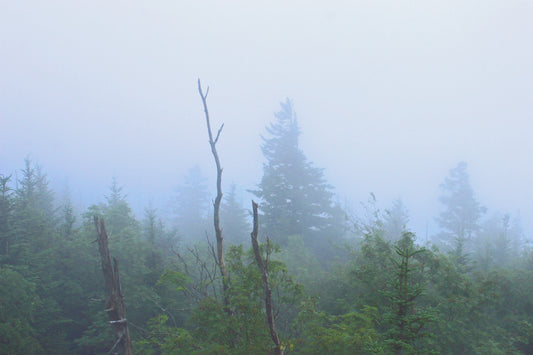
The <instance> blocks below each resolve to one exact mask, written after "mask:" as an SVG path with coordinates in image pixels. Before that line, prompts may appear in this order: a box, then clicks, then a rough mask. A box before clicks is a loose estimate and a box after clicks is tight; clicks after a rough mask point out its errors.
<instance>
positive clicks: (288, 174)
mask: <svg viewBox="0 0 533 355" xmlns="http://www.w3.org/2000/svg"><path fill="white" fill-rule="evenodd" d="M275 117H276V120H275V121H274V122H273V123H271V124H270V125H269V126H268V127H267V128H266V130H267V133H268V136H267V137H262V139H263V145H262V147H261V149H262V152H263V155H264V157H265V158H266V163H264V165H263V178H262V179H261V182H260V183H259V185H258V189H257V190H255V191H252V193H253V194H254V195H256V196H257V197H258V198H260V199H261V203H260V209H261V211H262V213H263V217H262V219H261V220H262V221H263V225H262V227H263V228H264V230H265V232H266V235H268V236H270V237H271V238H272V239H273V240H274V241H275V242H278V243H281V244H282V245H284V244H286V243H287V241H288V237H289V236H291V235H301V236H303V238H304V241H306V243H308V244H314V245H315V247H316V248H318V249H319V248H321V246H323V242H324V241H326V240H327V238H328V237H332V236H336V235H338V234H339V225H338V223H336V222H337V221H338V217H339V216H340V215H342V214H341V212H340V208H338V207H336V206H335V205H334V203H333V201H332V198H333V193H332V191H331V190H332V188H331V186H330V185H328V184H327V182H326V180H325V179H324V174H323V169H320V168H317V167H315V166H313V164H312V163H311V162H309V161H308V160H307V158H306V156H305V155H304V153H303V152H302V150H301V149H300V147H299V144H298V140H299V136H300V129H299V127H298V122H297V119H296V114H295V113H294V111H293V108H292V103H291V102H290V100H289V99H287V100H286V101H285V102H282V103H281V111H279V112H278V113H276V114H275Z"/></svg>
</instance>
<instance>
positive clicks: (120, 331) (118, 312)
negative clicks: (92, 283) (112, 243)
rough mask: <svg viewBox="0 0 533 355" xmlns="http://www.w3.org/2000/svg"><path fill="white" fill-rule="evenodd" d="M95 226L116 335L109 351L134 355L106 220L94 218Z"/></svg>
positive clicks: (110, 319) (110, 317) (111, 318)
mask: <svg viewBox="0 0 533 355" xmlns="http://www.w3.org/2000/svg"><path fill="white" fill-rule="evenodd" d="M94 225H95V226H96V231H97V233H98V250H99V252H100V258H101V261H102V271H103V273H104V283H105V292H106V296H107V297H106V300H107V302H106V312H107V315H108V316H109V324H111V328H112V329H113V332H114V333H115V339H116V341H115V344H114V345H113V347H112V348H111V350H110V351H109V353H110V354H119V355H132V354H133V347H132V345H131V338H130V333H129V330H128V321H127V318H126V306H125V305H124V296H123V295H122V289H121V287H120V276H119V273H118V262H117V259H115V258H113V264H111V255H110V254H109V247H108V237H107V232H106V229H105V224H104V220H103V219H101V220H99V219H98V217H96V216H94Z"/></svg>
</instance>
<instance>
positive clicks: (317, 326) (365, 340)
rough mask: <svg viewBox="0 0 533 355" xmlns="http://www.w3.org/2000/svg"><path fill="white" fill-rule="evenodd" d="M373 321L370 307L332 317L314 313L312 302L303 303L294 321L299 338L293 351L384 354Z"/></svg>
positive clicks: (374, 314)
mask: <svg viewBox="0 0 533 355" xmlns="http://www.w3.org/2000/svg"><path fill="white" fill-rule="evenodd" d="M376 318H377V309H376V308H374V307H368V306H367V307H364V308H363V309H362V310H361V311H360V312H349V313H345V314H343V315H339V316H333V315H327V314H326V313H324V312H320V311H317V310H316V306H315V305H314V302H312V301H311V302H306V303H303V304H302V310H301V312H300V315H299V318H298V322H299V324H300V327H301V328H302V336H301V338H300V339H299V340H298V341H297V342H296V345H295V346H294V350H296V351H298V352H301V353H304V354H327V353H331V354H385V353H386V352H385V350H384V348H383V346H382V345H381V339H380V335H379V334H378V332H377V331H376V329H375V326H374V322H375V321H376ZM292 345H293V344H292V343H291V344H290V345H289V346H290V347H291V348H292ZM290 350H292V349H290Z"/></svg>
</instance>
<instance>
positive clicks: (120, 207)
mask: <svg viewBox="0 0 533 355" xmlns="http://www.w3.org/2000/svg"><path fill="white" fill-rule="evenodd" d="M199 89H200V95H201V98H202V99H203V104H204V109H205V116H206V117H205V118H206V123H207V130H208V137H209V144H210V148H211V151H212V153H213V158H214V163H213V169H216V172H217V181H210V180H208V179H207V178H205V177H204V175H203V173H202V171H201V170H200V169H199V168H198V167H191V169H190V170H189V173H188V174H187V176H185V177H184V179H183V181H182V183H181V184H180V185H179V187H178V190H177V193H176V194H175V196H174V197H173V198H172V216H173V217H172V218H164V216H163V215H162V213H161V212H160V210H158V209H156V208H154V207H152V206H146V208H145V212H144V215H142V216H138V215H135V214H134V213H133V211H132V208H131V205H130V203H129V201H128V197H127V196H126V194H125V193H124V192H123V186H121V184H120V181H117V179H113V178H112V177H110V178H109V180H110V187H109V191H108V193H107V194H106V195H105V196H102V198H101V202H100V203H97V204H94V205H91V206H89V207H88V208H86V209H85V210H83V211H79V210H77V208H76V206H74V205H73V203H72V201H71V200H70V199H69V198H68V196H67V197H65V198H58V196H59V194H58V193H57V192H56V191H53V190H52V188H51V187H50V185H51V182H50V181H49V179H48V177H47V174H46V170H45V167H41V166H40V165H39V164H38V162H35V161H32V159H30V158H27V159H26V160H25V161H24V162H21V168H20V169H19V170H17V171H13V172H3V174H2V175H0V354H87V355H89V354H109V353H115V352H119V351H118V350H117V349H118V348H119V347H118V346H117V344H119V343H120V342H122V341H124V338H121V337H120V336H119V337H117V335H116V333H114V332H113V327H115V326H116V323H114V322H117V321H111V320H110V318H109V314H108V313H109V308H108V297H109V295H108V294H107V293H106V289H105V282H104V275H103V272H102V255H101V253H100V252H99V248H98V244H97V237H98V228H97V226H95V217H96V218H97V219H98V220H101V221H104V223H105V229H106V231H107V236H108V240H109V252H110V254H111V256H112V257H113V258H115V259H116V261H117V265H118V269H117V270H118V272H119V273H120V284H121V292H122V295H123V301H124V304H125V308H126V315H127V317H126V318H125V319H123V320H121V321H123V323H124V324H125V325H126V326H127V329H128V331H129V334H130V337H131V348H132V349H133V352H134V353H135V354H243V355H244V354H293V353H294V354H453V355H459V354H533V297H532V296H531V295H533V248H532V245H531V244H529V243H528V240H527V238H526V236H525V234H524V233H523V231H522V230H521V227H520V221H519V219H518V218H517V216H514V215H511V214H505V213H501V214H500V213H494V212H492V211H489V210H488V209H487V208H485V207H484V206H483V204H482V203H481V202H480V201H478V200H477V199H476V194H475V191H474V189H473V187H472V184H471V182H470V178H469V174H468V165H467V163H465V162H458V163H457V165H456V166H453V167H450V170H449V174H448V175H447V176H443V177H442V180H441V181H436V182H435V185H438V184H439V183H440V188H441V198H440V201H439V203H440V206H441V213H440V214H439V215H438V216H435V218H436V221H437V223H438V225H439V227H440V231H439V233H437V234H435V235H431V236H429V238H428V239H427V240H426V239H422V238H421V237H420V236H417V235H415V234H414V233H413V232H412V231H411V230H409V227H408V223H409V214H408V211H407V208H406V206H404V205H403V203H402V201H401V200H396V201H394V203H393V204H392V205H391V206H390V207H389V208H386V209H380V208H378V207H377V205H378V204H377V201H376V197H375V196H374V195H373V194H370V196H369V199H368V201H365V202H364V203H363V204H362V205H363V206H364V210H365V212H364V213H358V214H357V215H353V214H352V213H351V212H349V211H348V210H347V209H346V208H345V207H344V206H343V205H342V204H341V203H339V202H338V200H339V199H338V197H337V196H336V195H335V193H334V187H333V186H331V185H330V184H329V183H328V181H327V180H326V178H325V175H324V171H323V169H321V168H320V167H317V166H315V165H314V164H313V163H312V162H311V161H310V160H309V159H308V158H307V156H306V155H305V153H304V152H303V151H302V149H301V148H300V145H299V138H300V129H299V125H298V121H297V119H296V114H295V112H294V109H293V105H292V103H291V101H290V100H288V99H287V100H286V101H283V102H282V103H281V107H280V109H279V111H278V112H277V113H276V114H275V116H274V118H273V120H272V122H271V123H270V125H268V126H267V127H266V129H265V133H264V135H263V136H262V146H261V149H262V153H263V156H264V164H263V174H262V178H261V180H260V181H258V183H257V185H256V186H252V187H250V186H246V187H241V186H236V185H235V184H232V185H229V184H228V186H230V187H229V188H228V189H226V190H224V191H222V186H223V185H222V181H223V182H224V184H225V183H226V181H224V175H223V173H222V172H223V167H224V159H225V158H229V157H224V156H222V155H221V156H219V155H218V151H217V147H218V146H219V145H223V144H226V142H224V130H223V129H222V126H221V127H211V123H210V121H209V113H208V110H207V101H206V97H207V94H205V95H204V94H203V93H202V91H201V88H200V87H199ZM204 138H205V137H199V139H204ZM361 174H364V172H361ZM214 188H216V189H217V194H216V195H211V194H210V191H211V190H212V189H214ZM241 189H248V191H249V193H251V194H252V195H253V196H254V201H255V202H257V204H256V203H255V202H253V203H252V201H249V202H247V203H246V205H242V202H241V200H240V198H239V191H240V190H241ZM241 191H242V190H241Z"/></svg>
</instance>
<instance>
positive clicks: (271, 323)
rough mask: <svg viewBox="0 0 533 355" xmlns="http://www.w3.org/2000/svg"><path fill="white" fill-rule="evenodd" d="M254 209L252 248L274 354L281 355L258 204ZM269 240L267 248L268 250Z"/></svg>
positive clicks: (254, 204)
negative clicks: (259, 233)
mask: <svg viewBox="0 0 533 355" xmlns="http://www.w3.org/2000/svg"><path fill="white" fill-rule="evenodd" d="M252 209H253V219H254V220H253V223H254V225H253V230H252V233H251V238H252V248H253V250H254V255H255V261H256V263H257V267H258V268H259V272H260V273H261V279H262V280H263V291H264V293H265V310H266V316H267V322H268V327H269V328H270V337H271V338H272V341H273V342H274V354H275V355H281V354H282V353H283V352H282V350H281V343H280V341H279V336H278V332H277V330H276V323H275V320H274V309H273V306H272V290H271V289H270V283H269V281H268V265H267V264H266V263H265V262H264V261H263V258H262V257H261V251H260V250H259V243H258V242H257V234H258V230H259V222H258V218H257V203H255V202H254V201H252ZM268 242H269V241H268V240H267V248H268Z"/></svg>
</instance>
